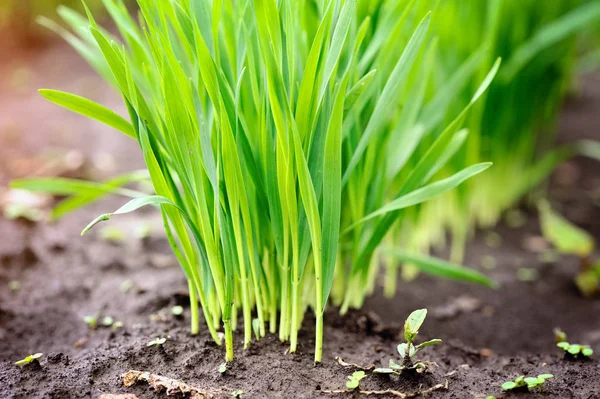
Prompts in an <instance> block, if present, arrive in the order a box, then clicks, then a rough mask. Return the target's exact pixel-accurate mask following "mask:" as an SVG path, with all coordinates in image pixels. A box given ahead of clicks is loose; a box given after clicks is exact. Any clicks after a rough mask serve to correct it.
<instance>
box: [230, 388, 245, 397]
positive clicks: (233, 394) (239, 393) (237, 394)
mask: <svg viewBox="0 0 600 399" xmlns="http://www.w3.org/2000/svg"><path fill="white" fill-rule="evenodd" d="M243 394H244V391H242V390H241V389H236V390H235V391H233V392H231V397H233V398H241V397H242V395H243Z"/></svg>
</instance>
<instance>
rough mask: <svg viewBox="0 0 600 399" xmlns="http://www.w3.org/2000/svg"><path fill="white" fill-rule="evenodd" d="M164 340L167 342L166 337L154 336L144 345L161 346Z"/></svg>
mask: <svg viewBox="0 0 600 399" xmlns="http://www.w3.org/2000/svg"><path fill="white" fill-rule="evenodd" d="M165 342H167V339H166V338H156V339H153V340H152V341H150V342H148V343H147V344H146V346H162V345H163V344H164V343H165Z"/></svg>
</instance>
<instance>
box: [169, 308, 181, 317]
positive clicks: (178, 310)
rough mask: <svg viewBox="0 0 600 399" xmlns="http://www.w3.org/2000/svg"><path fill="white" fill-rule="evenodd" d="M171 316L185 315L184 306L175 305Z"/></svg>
mask: <svg viewBox="0 0 600 399" xmlns="http://www.w3.org/2000/svg"><path fill="white" fill-rule="evenodd" d="M171 314H172V315H173V316H176V317H179V316H182V315H183V306H180V305H175V306H173V307H172V308H171Z"/></svg>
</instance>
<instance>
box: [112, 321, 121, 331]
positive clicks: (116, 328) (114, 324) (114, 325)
mask: <svg viewBox="0 0 600 399" xmlns="http://www.w3.org/2000/svg"><path fill="white" fill-rule="evenodd" d="M121 327H123V322H122V321H115V322H114V323H113V324H112V326H111V329H112V330H113V331H117V330H118V329H119V328H121Z"/></svg>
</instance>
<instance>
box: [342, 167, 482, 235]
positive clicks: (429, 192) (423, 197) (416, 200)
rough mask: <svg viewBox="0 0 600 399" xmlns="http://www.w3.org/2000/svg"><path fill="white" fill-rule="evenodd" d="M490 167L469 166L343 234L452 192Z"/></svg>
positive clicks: (408, 196) (357, 223) (377, 213)
mask: <svg viewBox="0 0 600 399" xmlns="http://www.w3.org/2000/svg"><path fill="white" fill-rule="evenodd" d="M491 165H492V163H491V162H482V163H479V164H476V165H471V166H469V167H468V168H465V169H463V170H461V171H460V172H458V173H456V174H454V175H452V176H450V177H448V178H446V179H442V180H440V181H437V182H435V183H431V184H429V185H427V186H425V187H421V188H420V189H418V190H415V191H412V192H410V193H408V194H406V195H404V196H401V197H399V198H396V199H395V200H393V201H392V202H390V203H389V204H387V205H385V206H383V207H382V208H379V209H378V210H376V211H375V212H372V213H370V214H369V215H367V216H365V217H364V218H362V219H360V220H359V221H357V222H356V223H354V224H352V225H351V226H350V227H348V228H346V229H345V230H344V233H348V232H350V231H351V230H352V229H353V228H355V227H356V226H358V225H359V224H362V223H364V222H366V221H368V220H371V219H373V218H375V217H377V216H381V215H384V214H386V213H390V212H393V211H397V210H400V209H404V208H407V207H410V206H413V205H417V204H420V203H423V202H425V201H429V200H430V199H432V198H434V197H436V196H438V195H441V194H443V193H445V192H448V191H450V190H452V189H453V188H455V187H457V186H458V185H460V184H461V183H462V182H464V181H465V180H467V179H468V178H470V177H472V176H475V175H477V174H479V173H481V172H483V171H484V170H486V169H487V168H489V167H490V166H491Z"/></svg>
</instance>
